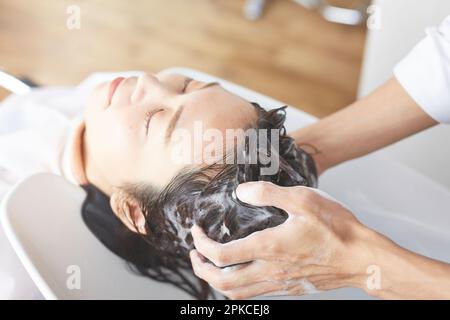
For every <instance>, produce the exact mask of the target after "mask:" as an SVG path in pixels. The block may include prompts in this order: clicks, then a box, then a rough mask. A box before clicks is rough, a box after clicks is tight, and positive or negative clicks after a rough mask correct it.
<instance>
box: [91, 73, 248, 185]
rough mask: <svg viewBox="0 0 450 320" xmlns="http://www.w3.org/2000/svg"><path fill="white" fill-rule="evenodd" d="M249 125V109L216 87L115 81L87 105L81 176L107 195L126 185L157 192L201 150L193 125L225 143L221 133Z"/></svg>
mask: <svg viewBox="0 0 450 320" xmlns="http://www.w3.org/2000/svg"><path fill="white" fill-rule="evenodd" d="M255 119H256V111H255V109H254V107H253V106H252V105H251V104H250V103H248V102H247V101H245V100H243V99H242V98H239V97H237V96H235V95H233V94H231V93H229V92H227V91H225V90H224V89H223V88H222V87H220V86H219V85H218V84H209V83H203V82H199V81H196V80H193V79H190V78H187V77H185V76H181V75H167V74H157V75H151V74H145V75H142V76H140V77H130V78H117V79H115V80H113V81H111V82H107V83H103V84H100V85H98V86H97V87H96V88H95V89H94V90H93V91H92V93H91V95H90V97H89V99H88V102H87V107H86V110H85V134H84V150H85V166H86V175H87V177H88V179H89V180H95V181H90V182H91V183H94V184H96V185H97V186H98V187H99V188H100V189H102V190H103V191H104V192H106V193H107V194H111V192H112V190H113V188H114V187H120V186H122V185H124V184H128V183H138V182H143V183H150V184H152V185H155V186H156V187H163V186H165V185H166V184H167V183H168V182H169V181H170V180H171V178H172V177H174V176H175V175H176V174H177V173H178V172H179V171H180V170H181V169H182V168H183V167H185V166H186V165H189V164H193V159H194V157H193V156H194V154H195V153H197V151H198V150H201V149H202V148H200V149H198V146H204V145H205V141H204V137H203V136H201V135H199V134H198V132H199V131H198V129H199V124H200V125H201V126H202V130H203V131H202V132H205V131H207V130H208V129H216V130H215V132H219V131H220V132H221V133H222V134H223V137H226V135H225V130H226V129H240V128H244V127H246V126H247V125H249V124H250V123H252V122H254V121H255ZM217 130H219V131H217ZM196 132H197V133H196ZM179 133H182V136H183V139H179V138H180V135H179ZM174 136H177V137H178V139H174ZM185 136H189V137H185ZM185 138H187V139H185ZM186 141H191V143H187V142H186ZM221 143H223V144H224V145H225V144H226V141H222V142H221ZM186 144H187V145H186ZM189 144H190V145H189ZM195 146H196V147H195ZM188 149H190V150H191V152H186V150H188ZM181 150H182V152H180V151H181ZM197 159H198V158H197ZM195 163H197V162H195Z"/></svg>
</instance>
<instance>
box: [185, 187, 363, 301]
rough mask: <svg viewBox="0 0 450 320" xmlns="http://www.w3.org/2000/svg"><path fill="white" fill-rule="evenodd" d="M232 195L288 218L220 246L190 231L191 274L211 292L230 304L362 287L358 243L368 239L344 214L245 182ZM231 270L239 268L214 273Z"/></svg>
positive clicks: (326, 203)
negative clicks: (235, 300) (219, 293)
mask: <svg viewBox="0 0 450 320" xmlns="http://www.w3.org/2000/svg"><path fill="white" fill-rule="evenodd" d="M236 194H237V196H238V198H239V199H240V200H241V201H243V202H247V203H249V204H252V205H255V206H274V207H278V208H281V209H283V210H285V211H286V212H287V213H288V214H289V218H288V219H287V221H285V222H284V223H283V224H281V225H279V226H277V227H274V228H270V229H265V230H262V231H259V232H255V233H253V234H251V235H250V236H248V237H246V238H243V239H239V240H235V241H231V242H228V243H226V244H220V243H217V242H215V241H213V240H211V239H209V238H208V237H207V236H206V235H205V233H204V232H203V231H202V230H201V228H200V227H198V226H194V227H193V229H192V236H193V238H194V245H195V248H196V250H192V251H191V253H190V254H191V261H192V265H193V269H194V272H195V274H196V275H197V276H198V277H200V278H202V279H204V280H205V281H207V282H208V283H209V284H210V285H211V286H212V287H214V288H215V289H216V290H218V291H219V292H221V293H223V294H224V295H225V296H227V297H229V298H231V299H246V298H251V297H254V296H258V295H262V294H266V295H302V294H308V293H313V292H316V291H317V290H319V291H320V290H329V289H334V288H340V287H344V286H354V287H355V286H356V287H364V286H365V281H366V279H367V273H366V270H367V266H368V264H367V263H365V261H366V258H365V257H364V255H365V254H364V253H365V252H366V251H367V250H364V248H363V246H360V243H361V242H360V241H359V240H360V239H362V238H364V237H365V236H369V234H370V233H368V232H367V230H366V228H365V227H364V226H362V225H361V224H360V223H359V222H358V221H357V220H356V219H355V217H354V216H353V215H352V213H351V212H349V211H348V210H347V209H346V208H344V207H343V206H341V205H340V204H338V203H337V202H335V201H332V200H329V199H327V198H325V197H322V196H321V195H319V194H318V193H316V192H315V191H313V190H312V189H310V188H307V187H279V186H276V185H274V184H271V183H267V182H250V183H245V184H242V185H240V186H239V187H238V188H237V190H236ZM202 256H204V257H206V258H208V259H209V260H210V261H212V262H213V263H214V265H215V266H214V265H213V264H212V263H210V262H206V260H205V259H203V257H202ZM242 263H245V264H242ZM234 264H240V265H238V266H234V267H228V268H224V269H222V268H219V267H225V266H230V265H234Z"/></svg>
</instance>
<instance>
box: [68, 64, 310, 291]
mask: <svg viewBox="0 0 450 320" xmlns="http://www.w3.org/2000/svg"><path fill="white" fill-rule="evenodd" d="M283 122H284V110H283V108H281V109H276V110H272V111H269V112H267V111H265V110H263V109H262V108H260V107H259V106H258V105H256V104H252V103H249V102H247V101H245V100H243V99H241V98H239V97H237V96H235V95H233V94H231V93H229V92H227V91H226V90H224V89H223V88H221V87H220V86H219V85H218V84H217V83H202V82H199V81H196V80H193V79H189V78H186V77H184V76H181V75H169V74H165V73H161V74H157V75H150V74H140V75H139V76H132V77H127V78H124V77H118V78H116V79H114V80H113V81H108V82H104V83H101V84H99V85H97V86H96V87H95V88H94V89H93V90H92V92H91V93H90V94H89V96H88V97H87V102H86V108H85V110H84V116H83V119H82V120H81V121H80V122H79V123H78V124H77V125H76V126H75V129H74V130H73V134H72V138H70V139H69V141H70V142H68V143H67V145H69V147H68V148H64V149H67V152H65V153H64V154H63V155H62V156H61V157H60V158H63V159H68V161H62V162H63V163H67V164H68V165H62V167H63V168H66V169H62V170H61V172H66V174H65V176H66V177H68V178H69V179H70V180H72V181H74V182H75V183H78V184H80V185H82V186H83V187H84V188H85V189H86V190H87V191H88V197H87V198H86V201H85V204H84V206H83V218H84V220H85V222H86V224H87V225H88V227H89V228H90V229H91V230H92V231H93V232H94V234H95V235H96V236H97V237H98V238H99V239H100V240H101V241H102V242H103V243H104V244H105V245H106V246H107V247H108V248H109V249H111V250H112V251H114V252H115V253H117V254H118V255H120V256H121V257H123V258H124V259H125V260H126V261H128V262H129V263H130V265H131V266H132V267H133V269H135V270H137V271H138V272H140V273H142V274H144V275H146V276H149V277H151V278H153V279H155V280H160V281H167V282H171V283H173V284H175V285H177V286H179V287H180V288H181V289H183V290H185V291H187V292H189V293H190V294H192V295H193V296H195V297H197V298H206V297H208V296H209V295H210V291H209V289H208V287H207V285H206V284H205V283H204V282H202V283H199V282H198V281H197V280H196V279H194V278H193V276H192V272H191V266H190V262H189V255H188V252H189V250H190V249H192V248H193V244H192V237H191V236H190V228H191V227H192V226H193V225H194V223H195V224H199V225H200V226H202V227H203V228H204V229H206V230H208V235H209V236H210V237H213V238H214V239H216V240H217V241H220V242H228V241H231V240H233V239H237V238H241V237H244V236H246V235H248V234H250V233H252V232H254V231H257V230H261V229H264V228H267V227H271V226H274V225H278V224H280V223H282V222H283V221H284V220H285V219H286V214H285V213H284V212H283V211H282V210H278V209H273V208H258V209H257V208H255V207H252V206H248V205H243V204H242V203H240V202H239V201H238V200H236V199H235V198H233V196H232V191H233V190H234V188H235V187H236V186H237V184H238V183H240V182H245V181H254V180H266V181H271V182H274V183H277V184H280V185H285V186H292V185H307V186H315V185H316V173H315V165H314V163H313V161H312V159H311V158H310V157H309V156H308V155H307V154H306V153H305V152H303V151H302V150H300V149H298V148H297V147H295V144H294V143H293V140H292V139H291V138H289V137H287V136H286V135H285V133H284V128H283ZM198 123H200V124H201V125H202V128H203V130H205V131H208V130H214V132H215V133H216V135H215V137H221V138H222V139H216V140H212V142H211V141H205V140H204V139H203V137H202V136H198V135H196V124H198ZM238 129H241V130H242V129H245V130H247V132H248V129H255V130H257V131H258V132H261V131H263V130H269V131H268V132H270V133H271V134H269V135H268V136H266V139H265V140H262V138H261V137H260V136H259V135H256V137H257V141H256V142H257V143H256V144H252V143H251V139H249V138H250V136H248V135H247V132H245V134H244V136H242V134H241V135H234V136H228V135H227V132H228V131H229V130H238ZM270 130H272V131H270ZM274 132H275V133H276V134H275V135H274ZM280 134H281V135H280ZM187 135H190V136H192V143H193V144H194V145H196V146H197V147H198V146H200V148H194V147H193V146H191V145H190V143H187V142H186V140H185V139H180V137H185V136H187ZM243 137H244V139H243V140H242V138H243ZM275 138H276V139H275ZM278 138H279V140H278ZM211 144H213V145H214V147H213V148H212V150H214V152H212V153H210V156H211V157H210V158H211V159H212V160H213V161H211V159H209V161H205V159H204V158H203V157H200V159H201V160H202V161H196V160H198V158H199V157H198V156H199V154H198V153H199V150H200V153H202V155H203V153H204V152H203V151H204V150H205V149H207V148H208V147H211ZM230 145H231V147H230ZM219 151H223V152H219ZM230 154H234V156H231V159H232V160H233V161H228V160H229V159H230ZM239 154H243V155H244V159H246V161H245V162H244V163H239V161H236V160H238V158H239V157H238V155H239ZM255 155H256V156H255ZM261 155H266V159H267V158H270V159H271V160H273V159H275V160H276V161H275V162H276V163H277V170H275V171H274V172H272V173H270V174H263V173H262V172H263V169H264V168H268V167H271V165H272V164H273V163H267V162H264V161H262V160H263V158H261ZM274 155H276V157H273V156H274ZM278 155H279V156H278ZM268 156H270V157H268ZM224 159H227V161H222V160H224ZM249 160H252V161H249ZM224 162H225V163H224ZM272 162H273V161H272ZM244 209H245V210H244Z"/></svg>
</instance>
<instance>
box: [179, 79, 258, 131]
mask: <svg viewBox="0 0 450 320" xmlns="http://www.w3.org/2000/svg"><path fill="white" fill-rule="evenodd" d="M183 105H184V106H185V108H186V111H187V112H186V113H187V114H189V117H190V121H193V120H196V119H197V120H199V121H202V122H204V125H210V126H216V127H217V129H226V128H243V127H245V126H247V125H249V124H252V123H254V122H255V121H256V119H257V111H256V109H255V107H254V106H253V105H252V104H251V103H249V102H248V101H246V100H245V99H243V98H241V97H239V96H236V95H235V94H232V93H231V92H229V91H227V90H225V89H224V88H222V87H221V86H219V85H216V86H211V87H209V88H206V89H204V90H199V91H198V92H195V91H194V92H192V93H190V94H189V95H187V97H186V100H185V101H183Z"/></svg>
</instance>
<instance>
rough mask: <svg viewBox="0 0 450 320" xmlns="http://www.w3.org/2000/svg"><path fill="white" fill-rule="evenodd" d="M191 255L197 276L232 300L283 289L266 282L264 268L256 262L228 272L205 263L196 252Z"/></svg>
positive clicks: (236, 267) (273, 283)
mask: <svg viewBox="0 0 450 320" xmlns="http://www.w3.org/2000/svg"><path fill="white" fill-rule="evenodd" d="M189 254H190V257H191V261H192V266H193V270H194V273H195V275H196V276H197V277H199V278H201V279H203V280H205V281H206V282H208V283H209V284H210V285H211V287H213V288H214V289H215V290H217V291H219V292H220V293H222V294H223V295H225V296H227V297H228V298H230V299H247V298H251V297H254V296H257V295H261V294H265V293H267V292H272V291H273V292H274V291H279V290H281V289H282V286H281V285H280V283H277V282H276V281H265V279H264V278H266V277H267V275H266V274H265V273H264V268H263V267H262V266H261V264H258V263H256V262H251V263H250V264H248V265H237V266H233V267H227V268H231V269H230V270H227V268H225V269H221V268H218V267H216V266H214V265H212V264H211V263H209V262H205V261H203V260H202V257H201V256H200V254H199V253H198V252H197V251H196V250H192V251H191V252H190V253H189Z"/></svg>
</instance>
